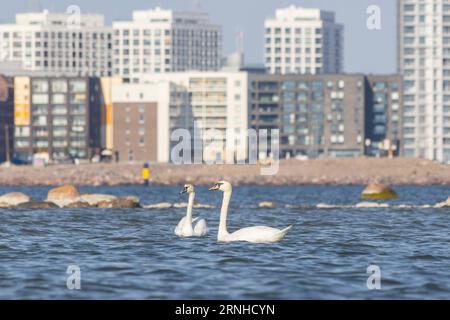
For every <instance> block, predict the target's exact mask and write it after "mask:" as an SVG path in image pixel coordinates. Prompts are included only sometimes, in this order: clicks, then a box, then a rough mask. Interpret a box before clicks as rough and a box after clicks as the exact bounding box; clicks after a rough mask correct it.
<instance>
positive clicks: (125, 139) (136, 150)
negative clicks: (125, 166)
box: [112, 82, 170, 162]
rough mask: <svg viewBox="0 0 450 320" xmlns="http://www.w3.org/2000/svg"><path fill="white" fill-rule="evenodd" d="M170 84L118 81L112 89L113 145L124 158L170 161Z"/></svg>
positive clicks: (118, 156)
mask: <svg viewBox="0 0 450 320" xmlns="http://www.w3.org/2000/svg"><path fill="white" fill-rule="evenodd" d="M169 106H170V87H169V84H168V83H167V82H166V83H164V82H160V83H157V84H117V85H114V86H113V90H112V119H113V121H112V123H113V140H112V146H113V148H112V149H113V151H114V154H115V158H116V160H117V161H120V162H135V161H141V162H142V161H143V162H168V152H169V134H170V130H169V126H170V125H169V122H170V119H169V118H170V115H169Z"/></svg>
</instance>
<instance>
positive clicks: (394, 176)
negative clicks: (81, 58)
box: [0, 158, 450, 186]
mask: <svg viewBox="0 0 450 320" xmlns="http://www.w3.org/2000/svg"><path fill="white" fill-rule="evenodd" d="M141 170H142V163H134V164H130V163H112V164H82V165H52V166H47V167H42V168H35V167H31V166H12V167H9V168H6V167H0V186H1V185H7V186H39V185H40V186H55V185H62V184H74V185H80V186H102V185H107V186H114V185H136V184H141V183H142V175H141ZM217 180H228V181H230V182H232V183H233V184H234V185H365V184H368V183H371V182H381V183H384V184H389V185H450V165H445V164H438V163H435V162H432V161H428V160H423V159H412V158H395V159H386V158H336V159H330V158H324V159H311V160H305V161H301V160H293V159H291V160H282V161H280V163H279V171H278V173H277V174H276V175H269V176H263V175H261V167H260V166H257V165H212V166H209V165H181V166H179V165H173V164H150V183H151V184H154V185H179V184H183V183H194V184H197V185H208V184H211V183H213V182H215V181H217Z"/></svg>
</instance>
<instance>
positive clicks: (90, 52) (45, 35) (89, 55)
mask: <svg viewBox="0 0 450 320" xmlns="http://www.w3.org/2000/svg"><path fill="white" fill-rule="evenodd" d="M0 61H7V62H19V63H21V68H22V69H23V70H26V71H37V72H43V73H44V74H45V75H49V76H56V75H71V76H97V77H100V76H110V75H111V70H112V29H111V28H110V27H106V26H105V25H104V18H103V16H101V15H85V14H82V15H80V17H79V19H75V18H74V17H73V16H71V15H67V14H62V13H49V12H48V11H43V12H40V13H23V14H17V15H16V22H15V24H2V25H0Z"/></svg>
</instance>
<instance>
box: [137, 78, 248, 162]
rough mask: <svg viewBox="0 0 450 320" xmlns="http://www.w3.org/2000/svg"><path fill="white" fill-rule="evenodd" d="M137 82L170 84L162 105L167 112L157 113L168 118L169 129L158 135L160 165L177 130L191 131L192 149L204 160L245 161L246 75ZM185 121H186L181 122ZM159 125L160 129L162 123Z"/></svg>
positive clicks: (172, 144) (171, 146) (171, 144)
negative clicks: (242, 137) (168, 97)
mask: <svg viewBox="0 0 450 320" xmlns="http://www.w3.org/2000/svg"><path fill="white" fill-rule="evenodd" d="M140 82H141V83H143V84H158V83H160V82H165V83H169V84H170V90H171V92H170V103H169V105H166V106H163V109H162V110H166V111H160V112H166V113H167V114H168V115H170V122H169V125H168V128H165V129H164V130H165V132H166V134H164V135H163V134H162V135H160V136H158V141H159V144H160V146H165V147H164V148H163V150H164V153H163V155H162V156H161V157H160V159H162V161H163V162H165V161H169V156H170V150H171V149H172V148H173V146H174V142H170V141H169V139H170V135H171V133H172V132H173V131H174V130H176V129H178V128H185V129H189V130H190V131H191V133H192V138H193V139H194V140H195V144H194V145H193V146H192V147H193V149H196V150H197V151H196V152H197V154H198V155H200V159H203V160H204V161H224V162H230V161H234V160H238V161H243V160H245V159H246V157H247V144H246V141H245V139H241V135H245V134H247V129H248V74H247V72H236V71H230V72H227V71H223V72H198V71H194V72H177V73H166V74H146V75H142V78H141V80H140ZM167 110H169V111H167ZM186 114H188V115H189V116H188V117H186ZM181 116H182V117H181ZM186 118H189V120H188V121H187V122H186V121H184V120H182V119H186ZM158 125H160V126H163V125H164V122H163V121H160V122H158ZM167 129H168V130H167ZM175 144H176V143H175ZM169 145H170V148H169Z"/></svg>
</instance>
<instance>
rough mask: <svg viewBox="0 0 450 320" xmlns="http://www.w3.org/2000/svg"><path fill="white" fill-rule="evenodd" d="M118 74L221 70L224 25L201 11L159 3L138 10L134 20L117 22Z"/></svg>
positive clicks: (135, 79)
mask: <svg viewBox="0 0 450 320" xmlns="http://www.w3.org/2000/svg"><path fill="white" fill-rule="evenodd" d="M113 29H114V36H113V38H114V56H113V57H114V61H113V64H114V70H113V73H114V75H118V76H122V77H123V78H124V79H125V81H126V82H128V81H129V82H138V81H139V78H140V76H139V75H140V74H143V73H165V72H179V71H188V70H198V71H207V70H218V69H220V60H221V52H222V45H221V27H220V26H219V25H217V24H214V23H212V22H211V21H210V19H209V16H208V15H207V14H204V13H197V12H175V11H172V10H163V9H161V8H159V7H157V8H155V9H153V10H147V11H134V12H133V20H132V21H125V22H114V23H113Z"/></svg>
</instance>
